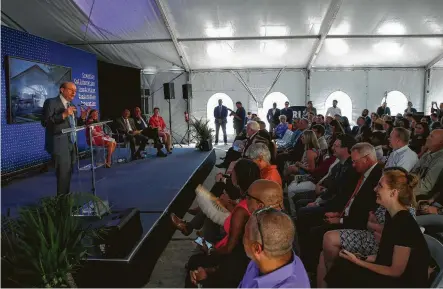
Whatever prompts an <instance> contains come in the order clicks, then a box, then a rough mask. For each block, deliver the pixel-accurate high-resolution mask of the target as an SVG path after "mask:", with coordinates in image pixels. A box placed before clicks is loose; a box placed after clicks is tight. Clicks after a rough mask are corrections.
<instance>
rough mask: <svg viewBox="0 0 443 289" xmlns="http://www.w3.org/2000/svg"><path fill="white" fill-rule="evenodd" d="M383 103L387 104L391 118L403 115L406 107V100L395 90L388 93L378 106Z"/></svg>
mask: <svg viewBox="0 0 443 289" xmlns="http://www.w3.org/2000/svg"><path fill="white" fill-rule="evenodd" d="M384 102H386V103H387V106H388V107H389V109H390V110H391V115H392V116H396V115H397V114H401V115H403V113H404V111H405V109H406V108H407V107H408V98H407V97H406V96H405V95H404V94H403V93H402V92H400V91H397V90H393V91H390V92H388V93H387V94H386V96H385V97H383V99H382V100H381V104H380V105H382V104H383V103H384Z"/></svg>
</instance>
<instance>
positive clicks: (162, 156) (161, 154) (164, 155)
mask: <svg viewBox="0 0 443 289" xmlns="http://www.w3.org/2000/svg"><path fill="white" fill-rule="evenodd" d="M157 156H158V157H161V158H164V157H167V156H168V155H167V154H165V153H164V152H162V151H158V152H157Z"/></svg>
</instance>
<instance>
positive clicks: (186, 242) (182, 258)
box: [145, 144, 229, 288]
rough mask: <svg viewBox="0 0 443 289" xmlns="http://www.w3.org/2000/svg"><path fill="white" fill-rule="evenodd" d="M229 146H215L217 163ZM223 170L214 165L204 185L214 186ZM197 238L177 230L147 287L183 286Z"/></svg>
mask: <svg viewBox="0 0 443 289" xmlns="http://www.w3.org/2000/svg"><path fill="white" fill-rule="evenodd" d="M228 148H229V146H224V145H223V144H222V145H220V144H219V145H217V146H215V152H216V156H217V164H218V163H220V162H221V161H220V157H224V156H225V153H226V151H227V150H228ZM221 171H222V170H220V169H218V168H216V167H214V168H213V169H212V171H211V173H210V174H209V176H208V177H207V178H206V180H205V182H204V183H203V185H204V186H205V187H206V188H208V189H210V188H212V186H213V185H214V183H215V176H216V174H217V173H218V172H221ZM194 206H195V204H193V205H192V207H194ZM191 218H192V215H190V214H186V215H185V217H184V219H185V220H188V221H189V220H191ZM196 238H197V236H196V235H195V232H194V233H192V234H191V235H189V236H187V237H186V236H184V235H183V234H181V233H180V232H178V231H177V232H176V233H175V234H174V236H173V237H172V239H171V241H170V242H169V244H168V246H167V247H166V249H165V250H164V251H163V254H162V255H161V256H160V258H159V260H158V261H157V264H156V266H155V268H154V271H153V272H152V275H151V280H150V281H149V282H148V284H146V286H145V287H146V288H154V287H165V288H166V287H167V288H178V287H181V288H183V286H184V280H185V276H186V272H185V264H186V262H188V259H189V257H190V256H191V255H193V251H194V250H196V246H195V244H194V243H193V240H195V239H196Z"/></svg>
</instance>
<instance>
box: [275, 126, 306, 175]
mask: <svg viewBox="0 0 443 289" xmlns="http://www.w3.org/2000/svg"><path fill="white" fill-rule="evenodd" d="M308 127H309V122H308V120H307V119H302V120H300V122H299V123H298V126H297V128H298V129H297V131H295V132H294V134H293V136H292V140H293V141H292V140H291V144H292V147H290V148H288V149H286V150H285V151H283V152H280V153H279V154H277V159H276V163H277V168H278V171H279V173H280V176H283V175H284V169H285V164H286V162H297V161H300V160H301V158H302V156H303V153H304V144H303V142H302V141H301V135H302V133H303V131H305V130H306V129H307V128H308Z"/></svg>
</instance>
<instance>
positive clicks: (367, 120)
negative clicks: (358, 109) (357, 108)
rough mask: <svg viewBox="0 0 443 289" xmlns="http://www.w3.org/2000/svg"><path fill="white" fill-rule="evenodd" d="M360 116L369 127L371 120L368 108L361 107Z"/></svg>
mask: <svg viewBox="0 0 443 289" xmlns="http://www.w3.org/2000/svg"><path fill="white" fill-rule="evenodd" d="M361 116H362V117H364V118H365V124H366V126H368V127H371V122H372V120H371V117H370V116H369V110H367V109H366V108H365V109H363V111H362V113H361Z"/></svg>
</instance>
